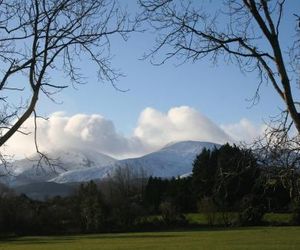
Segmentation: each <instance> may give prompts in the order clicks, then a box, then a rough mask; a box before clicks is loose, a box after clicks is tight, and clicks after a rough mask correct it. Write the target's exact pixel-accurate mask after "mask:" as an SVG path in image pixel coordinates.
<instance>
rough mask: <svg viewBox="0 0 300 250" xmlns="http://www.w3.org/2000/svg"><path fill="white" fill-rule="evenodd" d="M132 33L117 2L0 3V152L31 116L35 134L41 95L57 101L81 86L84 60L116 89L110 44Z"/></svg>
mask: <svg viewBox="0 0 300 250" xmlns="http://www.w3.org/2000/svg"><path fill="white" fill-rule="evenodd" d="M134 29H135V26H134V24H133V23H132V22H130V21H129V18H128V15H127V13H126V12H125V11H122V9H121V8H120V6H119V5H118V3H117V2H116V1H110V0H1V1H0V61H1V73H0V74H1V75H0V105H1V112H0V147H3V146H4V145H5V144H6V142H7V141H8V140H9V139H10V138H11V136H12V135H13V134H15V133H16V132H22V125H23V124H24V122H25V121H26V120H27V119H28V118H29V117H30V116H31V115H33V116H34V118H35V130H36V124H37V123H36V118H38V117H39V115H38V114H37V110H36V107H37V104H38V100H39V98H40V97H41V95H45V96H47V97H48V98H50V99H51V100H54V101H55V99H53V94H55V93H57V92H59V91H61V90H63V89H65V88H67V87H69V86H70V85H72V84H73V85H74V84H82V83H85V78H84V75H83V74H82V72H81V70H80V69H81V65H80V63H81V59H82V58H87V59H89V60H90V61H91V62H93V63H94V64H95V65H96V66H97V70H98V72H97V73H98V77H99V80H104V81H109V82H110V83H111V84H112V85H113V86H114V87H116V86H115V81H116V79H117V78H118V77H119V76H120V73H119V72H118V71H117V70H115V69H114V68H113V67H112V66H111V55H110V39H111V38H112V37H113V36H116V35H119V36H121V38H123V39H125V40H126V39H127V35H128V33H130V32H132V31H133V30H134ZM57 74H62V75H64V76H65V78H62V79H64V80H63V82H57V80H55V79H54V78H55V77H54V76H56V75H57ZM16 100H18V101H16ZM35 132H36V131H35ZM35 140H36V136H35ZM36 149H37V151H38V152H39V150H38V147H37V144H36Z"/></svg>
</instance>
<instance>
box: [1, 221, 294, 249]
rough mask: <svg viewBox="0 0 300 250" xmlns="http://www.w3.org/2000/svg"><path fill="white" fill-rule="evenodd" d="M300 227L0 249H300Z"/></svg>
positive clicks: (46, 240)
mask: <svg viewBox="0 0 300 250" xmlns="http://www.w3.org/2000/svg"><path fill="white" fill-rule="evenodd" d="M299 235H300V227H269V228H267V227H257V228H242V229H231V230H214V231H212V230H200V231H185V232H155V233H126V234H103V235H100V234H99V235H83V236H61V237H21V238H16V239H12V240H10V241H2V242H0V250H25V249H26V250H36V249H39V250H54V249H55V250H57V249H59V250H61V249H62V250H67V249H74V250H79V249H81V250H94V249H101V250H106V249H128V250H129V249H130V250H133V249H139V250H143V249H149V250H150V249H154V250H160V249H164V250H168V249H188V250H193V249H208V250H209V249H222V250H223V249H225V250H226V249H228V250H229V249H230V250H235V249H243V250H244V249H255V250H259V249H270V250H271V249H272V250H274V249H287V250H292V249H300V237H299Z"/></svg>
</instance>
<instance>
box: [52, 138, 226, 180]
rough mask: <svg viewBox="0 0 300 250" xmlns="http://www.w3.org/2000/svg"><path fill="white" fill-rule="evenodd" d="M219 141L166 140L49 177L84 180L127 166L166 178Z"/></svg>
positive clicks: (179, 172) (181, 171)
mask: <svg viewBox="0 0 300 250" xmlns="http://www.w3.org/2000/svg"><path fill="white" fill-rule="evenodd" d="M219 146H220V145H218V144H215V143H210V142H199V141H182V142H176V143H169V144H168V145H166V146H165V147H163V148H162V149H160V150H158V151H156V152H153V153H150V154H147V155H145V156H142V157H139V158H131V159H125V160H120V161H116V162H115V163H113V164H110V165H108V166H106V167H98V166H96V167H91V168H88V169H78V170H72V171H68V172H65V173H62V174H60V175H59V176H58V177H55V178H53V179H51V181H53V182H57V183H68V182H84V181H89V180H93V179H101V178H105V177H107V176H108V175H113V172H114V171H115V169H116V168H123V167H129V168H132V169H136V170H138V169H143V170H144V171H145V172H146V174H147V175H152V176H157V177H164V178H169V177H173V176H175V177H176V176H182V175H185V174H188V173H190V172H191V171H192V164H193V161H194V159H195V157H196V155H197V154H199V153H201V152H202V150H203V149H204V148H208V149H212V148H214V147H219Z"/></svg>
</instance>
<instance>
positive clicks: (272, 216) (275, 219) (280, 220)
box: [185, 213, 292, 225]
mask: <svg viewBox="0 0 300 250" xmlns="http://www.w3.org/2000/svg"><path fill="white" fill-rule="evenodd" d="M185 216H186V218H187V220H188V221H189V223H193V224H199V225H207V224H208V221H207V217H206V216H205V214H203V213H194V214H193V213H190V214H186V215H185ZM228 217H229V220H230V221H233V222H234V221H237V219H238V214H237V213H229V214H228ZM291 220H292V214H290V213H266V214H265V215H264V217H263V223H264V224H266V225H267V224H271V225H287V224H288V223H290V222H291ZM215 224H216V225H222V224H223V220H222V214H221V213H216V214H215Z"/></svg>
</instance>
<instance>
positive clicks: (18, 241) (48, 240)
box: [0, 232, 184, 245]
mask: <svg viewBox="0 0 300 250" xmlns="http://www.w3.org/2000/svg"><path fill="white" fill-rule="evenodd" d="M180 237H184V235H180V234H176V235H174V234H158V232H154V233H145V234H139V233H128V234H97V235H95V234H92V235H88V234H86V235H77V236H55V237H53V236H50V237H47V236H41V237H12V238H6V239H2V240H0V242H1V243H8V244H14V245H26V244H28V245H32V244H34V245H39V244H41V245H43V244H73V243H75V242H76V241H80V240H92V239H94V240H96V239H98V240H101V239H102V240H111V239H154V240H155V239H158V238H180Z"/></svg>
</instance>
